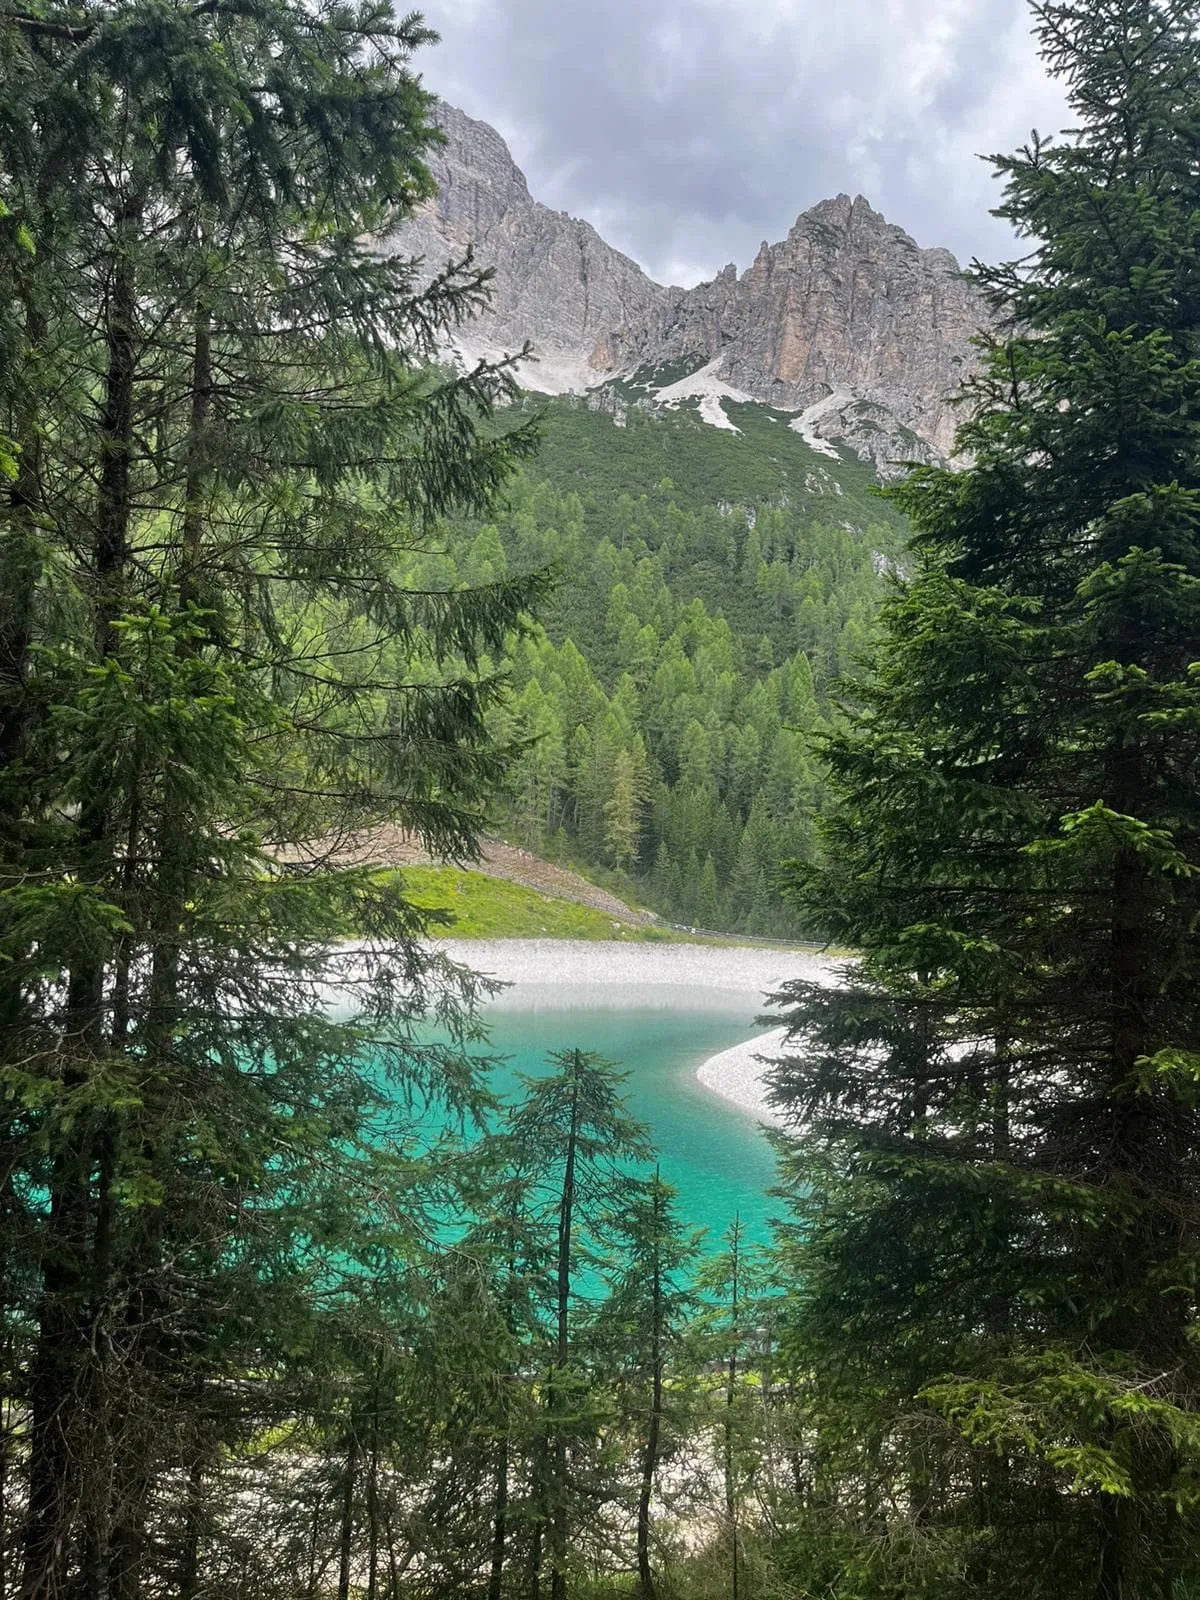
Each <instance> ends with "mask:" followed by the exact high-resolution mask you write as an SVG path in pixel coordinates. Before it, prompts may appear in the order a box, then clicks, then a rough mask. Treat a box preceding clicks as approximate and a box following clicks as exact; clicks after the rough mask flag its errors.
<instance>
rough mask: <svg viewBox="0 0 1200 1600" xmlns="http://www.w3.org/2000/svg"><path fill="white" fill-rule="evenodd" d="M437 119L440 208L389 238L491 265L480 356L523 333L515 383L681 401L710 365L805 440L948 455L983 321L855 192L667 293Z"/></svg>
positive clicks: (444, 115) (935, 259)
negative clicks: (530, 360)
mask: <svg viewBox="0 0 1200 1600" xmlns="http://www.w3.org/2000/svg"><path fill="white" fill-rule="evenodd" d="M438 120H439V122H440V123H441V125H442V127H443V129H444V131H445V133H446V135H447V139H448V143H447V145H446V146H445V147H444V148H442V149H441V150H439V151H436V152H435V153H434V157H433V161H432V165H433V168H434V172H435V176H436V178H437V181H438V185H439V193H438V196H437V199H436V200H435V201H433V202H432V203H431V204H430V205H429V206H428V207H427V208H426V209H425V211H424V212H423V214H422V215H421V216H420V217H418V218H417V219H415V221H414V222H413V223H411V224H410V225H408V226H407V227H406V228H405V229H404V230H403V231H402V233H401V234H400V235H399V236H398V237H397V238H396V239H395V240H394V241H393V243H394V246H395V248H397V249H401V250H403V251H404V252H405V253H406V254H414V255H422V256H424V257H425V260H426V263H427V265H428V266H429V267H438V266H441V265H443V264H444V263H445V261H446V260H447V259H449V258H457V257H461V255H462V254H463V253H465V251H466V248H467V246H468V245H473V246H474V249H475V254H476V257H477V259H478V260H479V261H480V262H482V263H484V264H486V265H488V266H492V267H494V268H495V273H496V277H495V284H494V295H493V302H492V307H491V310H490V311H489V312H488V313H487V314H486V315H485V316H484V317H482V318H481V319H480V320H479V321H478V322H477V323H475V324H473V325H472V327H471V329H470V332H469V335H468V338H469V343H470V350H471V352H472V353H474V352H475V351H479V352H485V351H486V352H487V353H495V352H498V351H501V350H503V351H512V350H517V349H520V348H521V346H522V345H523V344H524V342H525V340H526V339H528V340H530V341H531V342H532V344H533V346H534V349H535V352H536V354H537V356H538V358H539V364H538V366H537V367H535V368H533V369H531V370H527V374H526V378H525V380H524V381H526V382H527V383H528V384H529V385H530V386H531V387H535V388H539V389H544V390H548V391H551V392H555V391H561V390H570V389H576V390H581V389H585V388H594V387H596V386H597V385H600V384H602V383H604V382H605V381H606V380H608V379H610V378H612V377H615V376H617V375H620V374H630V373H633V372H635V371H639V370H640V372H641V373H642V374H643V375H649V374H652V373H653V372H654V371H655V370H657V369H661V368H663V367H669V369H670V371H671V379H668V380H666V381H667V382H668V383H670V386H671V387H672V388H673V389H675V390H676V391H677V392H678V391H679V387H680V386H679V383H678V381H677V380H678V374H679V372H680V371H681V370H683V371H687V370H696V369H700V368H703V369H704V374H705V383H706V384H707V386H708V390H709V392H710V398H711V394H714V393H715V394H717V395H724V396H725V397H726V398H731V397H737V396H742V397H745V398H747V399H757V400H761V401H764V402H766V403H767V404H769V405H772V406H775V407H777V408H779V409H780V410H783V411H791V412H795V413H797V414H798V415H797V418H796V421H795V423H794V424H793V425H794V426H795V427H796V428H797V429H798V431H800V432H801V433H802V434H804V436H805V437H808V438H811V439H812V440H814V441H821V440H825V441H827V440H830V439H834V440H838V441H840V442H843V443H845V444H847V445H849V446H850V447H851V448H853V449H855V450H856V451H858V453H859V454H861V455H864V456H867V457H869V458H871V459H872V460H873V461H874V462H875V463H876V464H877V465H879V466H880V467H881V468H886V464H887V462H888V461H889V460H894V459H896V458H912V457H913V456H918V457H925V458H940V457H944V456H946V455H948V454H949V452H950V451H951V449H952V446H953V439H954V429H955V424H956V416H957V412H956V408H954V407H953V406H952V405H951V403H950V396H952V395H953V394H954V393H955V392H957V390H958V389H959V388H960V386H961V383H962V380H963V378H964V377H965V376H966V375H967V374H968V372H969V371H970V369H971V366H972V362H973V350H972V346H971V343H970V339H971V335H972V334H973V333H974V332H975V330H976V329H977V328H978V327H980V326H981V325H982V324H983V323H984V322H985V320H986V311H985V308H984V306H983V304H982V301H981V300H980V298H979V296H978V294H977V292H976V291H975V290H974V289H973V287H972V286H971V285H970V283H969V282H968V281H967V280H966V279H965V278H964V277H963V275H962V273H961V272H960V271H959V267H958V263H957V262H956V261H955V259H954V257H953V256H952V255H951V254H950V253H949V251H947V250H923V249H921V248H919V247H918V245H917V244H916V243H915V242H914V241H913V240H912V239H911V238H910V237H909V235H908V234H907V233H905V232H904V230H903V229H901V228H898V227H895V226H894V225H893V224H891V223H889V222H887V221H885V219H884V218H883V217H881V216H880V215H879V213H878V212H877V211H875V210H873V209H872V208H871V206H870V205H868V203H867V202H866V201H865V200H864V199H862V198H861V197H859V198H857V199H854V200H851V199H850V198H849V196H847V195H839V196H838V197H837V198H836V199H833V200H825V201H822V202H821V203H820V204H819V205H817V206H814V207H813V208H812V209H811V210H810V211H806V212H804V213H803V215H801V216H800V217H799V218H798V219H797V221H796V224H795V226H794V227H793V228H792V229H791V231H790V232H789V233H788V236H787V238H786V239H784V240H782V241H781V242H780V243H778V244H774V245H771V244H767V243H765V242H764V244H763V246H762V248H761V249H760V251H759V253H758V255H757V257H756V258H755V260H754V262H753V264H752V265H751V266H750V267H749V268H747V270H746V271H745V272H742V273H741V274H739V273H738V271H737V269H736V267H734V266H733V265H730V266H727V267H725V268H724V269H723V270H722V271H721V272H720V273H718V275H717V276H716V278H714V279H713V280H712V282H711V283H704V284H700V285H698V286H697V287H696V288H693V289H679V288H666V287H664V286H662V285H660V284H657V283H655V282H654V281H653V280H652V279H651V278H650V277H649V276H648V275H647V274H646V273H645V272H643V271H642V269H641V268H640V267H639V266H638V265H637V264H636V262H633V261H631V260H630V259H629V258H628V257H627V256H624V255H622V254H621V253H620V252H619V251H618V250H614V249H613V248H612V247H611V246H610V245H608V244H606V243H605V242H604V240H603V239H602V238H601V237H600V235H599V234H598V233H597V232H596V230H595V229H594V228H592V227H591V226H590V225H589V224H588V223H586V222H581V221H578V220H577V219H575V218H573V217H569V216H567V215H566V213H565V212H561V211H553V210H551V209H550V208H549V207H548V206H544V205H542V204H540V203H539V202H538V201H536V200H534V199H533V197H532V196H531V195H530V193H529V188H528V185H527V184H526V181H525V178H524V176H523V174H522V173H521V171H520V169H519V168H518V167H517V166H516V164H515V162H514V161H513V159H512V156H511V154H510V153H509V150H508V147H507V145H506V144H505V143H504V141H503V139H502V138H501V137H500V135H499V134H498V133H497V132H496V131H495V130H494V129H493V128H491V127H489V126H488V125H487V123H484V122H477V121H475V120H474V119H473V118H471V117H467V116H465V115H464V114H463V113H462V112H460V111H457V110H455V109H454V108H453V107H451V106H446V105H443V106H441V107H439V112H438ZM714 386H715V387H714ZM719 405H720V400H719V399H711V406H712V407H714V408H718V409H719ZM723 414H724V413H721V415H723ZM716 415H717V413H716V411H715V410H714V412H713V415H712V417H710V420H716Z"/></svg>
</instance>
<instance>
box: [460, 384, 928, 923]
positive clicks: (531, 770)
mask: <svg viewBox="0 0 1200 1600" xmlns="http://www.w3.org/2000/svg"><path fill="white" fill-rule="evenodd" d="M730 411H731V415H733V416H734V417H735V419H736V421H737V423H738V426H739V427H740V428H741V429H742V433H741V434H740V435H735V434H730V433H727V432H722V431H720V430H718V429H715V428H713V427H710V426H709V425H707V424H706V423H704V422H702V421H700V420H699V419H698V418H697V416H696V415H695V414H694V412H691V411H688V410H681V411H679V412H669V411H665V410H664V411H663V412H662V413H661V414H655V413H653V412H649V411H646V410H644V409H639V408H638V407H637V406H633V407H631V408H630V409H629V410H628V411H627V412H625V413H624V414H623V416H622V425H621V426H618V425H617V423H616V422H615V421H614V419H613V417H612V415H610V414H609V413H608V412H607V411H605V410H603V409H600V408H597V407H596V405H595V403H594V402H593V403H591V404H587V403H584V402H582V401H579V402H573V401H569V400H556V401H552V402H550V403H549V404H548V405H547V406H546V408H545V414H544V417H543V423H542V429H543V439H542V446H541V448H540V450H539V453H538V456H537V458H536V460H535V461H534V462H532V463H530V465H529V466H528V467H527V468H526V469H525V470H524V472H523V473H522V475H521V477H520V478H519V479H518V480H517V481H516V483H515V484H514V486H513V489H512V491H511V493H510V498H509V506H508V509H507V510H506V512H505V513H504V514H503V515H501V516H498V517H496V518H495V520H494V521H493V522H490V523H488V524H486V525H484V526H483V527H482V528H480V527H478V525H474V526H473V527H471V528H469V529H467V530H465V532H466V534H467V536H468V537H469V538H470V539H471V540H472V541H473V542H472V544H471V551H470V555H469V557H468V558H467V561H466V564H465V566H461V565H460V566H459V568H458V569H457V570H461V571H463V572H464V574H465V576H467V577H468V578H469V579H470V580H472V581H474V582H488V581H494V580H496V579H498V578H501V577H503V576H504V575H505V574H506V573H509V572H526V571H529V570H531V569H536V568H538V567H540V566H543V565H553V566H554V567H555V568H556V569H557V571H558V572H559V573H560V575H561V581H560V583H559V585H558V587H557V589H556V591H555V593H554V596H553V598H552V600H551V601H550V603H549V604H548V605H547V606H545V607H544V608H543V611H542V616H543V619H544V626H545V634H544V636H541V637H537V638H533V639H530V640H529V641H528V642H527V643H526V644H525V645H523V647H522V648H521V649H520V650H519V651H518V652H517V656H516V661H515V687H516V690H517V694H516V697H515V699H514V701H513V703H512V705H511V707H510V708H509V713H508V718H506V719H505V720H504V722H503V724H502V732H503V733H505V734H508V733H509V732H510V731H511V732H512V733H515V734H517V735H520V736H522V737H524V738H527V739H530V740H532V741H533V743H532V744H531V746H530V748H529V750H528V751H527V753H526V754H524V755H523V756H522V757H521V759H520V761H519V763H518V765H517V768H516V773H515V777H514V781H513V785H512V790H511V798H510V800H509V802H508V804H507V805H506V807H505V808H504V810H503V811H502V812H501V814H500V817H499V819H498V820H499V822H500V825H501V826H502V827H503V828H504V829H505V831H507V832H510V833H512V834H514V835H516V836H517V837H518V838H520V839H521V840H522V841H523V842H524V843H526V844H529V845H531V846H532V847H533V848H535V849H538V850H541V851H544V852H548V853H551V854H560V855H565V856H567V857H568V858H570V859H572V860H574V861H576V862H578V863H580V864H581V865H583V866H584V867H585V868H586V869H588V870H590V871H592V872H597V871H599V872H601V873H606V874H609V875H611V876H610V879H609V881H611V882H612V884H613V886H614V887H616V888H617V889H618V890H619V891H620V892H623V893H625V894H626V895H630V896H633V897H634V898H636V899H639V900H643V901H645V902H646V903H647V904H649V905H652V906H654V907H655V908H656V909H658V910H659V911H661V912H663V913H664V914H665V915H667V916H668V917H670V918H672V919H673V920H676V921H680V922H684V923H687V924H689V925H694V926H701V927H709V928H714V927H715V928H736V929H740V930H745V931H747V932H750V933H756V934H774V935H780V936H782V935H795V934H796V933H798V932H803V931H804V929H803V924H802V923H801V922H800V921H798V920H797V919H796V917H795V915H794V914H793V913H791V912H789V911H788V909H787V908H786V907H785V906H784V905H783V903H782V902H781V900H780V899H779V897H778V894H777V893H776V890H775V873H776V864H777V862H778V861H779V860H780V859H781V858H782V857H784V856H797V855H807V854H808V853H809V852H810V849H811V836H812V824H813V819H814V816H815V815H816V813H817V811H818V810H819V809H820V807H821V805H822V803H823V795H822V785H821V779H820V776H819V772H818V769H817V766H816V764H815V763H814V761H813V759H812V756H811V753H810V751H809V748H808V745H807V741H806V736H807V735H809V734H810V733H811V732H812V731H813V730H814V729H818V728H820V727H821V726H822V725H823V720H824V717H825V716H826V715H827V712H828V707H829V696H830V691H831V685H832V682H833V680H834V678H835V677H837V676H838V675H839V674H841V673H843V672H845V671H847V670H849V668H850V667H851V666H852V665H853V663H854V660H855V658H856V656H857V654H858V652H859V651H860V650H861V649H862V647H863V646H864V644H865V642H866V640H867V638H868V636H869V631H870V626H871V619H872V618H873V616H874V613H875V609H876V606H877V604H878V601H879V598H880V595H881V592H882V588H883V583H882V578H881V573H882V572H883V571H884V570H885V569H886V568H887V567H888V566H890V565H891V564H892V563H893V562H894V560H895V558H896V554H897V552H898V551H899V550H900V548H901V546H902V540H903V533H904V523H903V519H902V518H901V517H899V516H898V515H897V514H896V513H895V512H894V511H893V510H892V509H891V508H890V507H888V506H887V504H886V503H885V502H881V501H880V500H879V499H878V498H877V496H875V495H874V494H873V492H872V485H871V482H870V480H869V476H868V474H867V473H866V471H865V469H864V468H863V467H862V466H861V464H860V463H858V462H855V461H852V460H839V461H837V462H834V461H831V460H830V459H829V458H827V457H823V456H820V455H818V454H816V453H815V452H813V451H812V450H811V449H810V448H809V447H808V446H807V445H806V444H805V443H804V442H803V441H802V440H801V439H800V438H799V437H798V436H797V435H796V434H795V433H794V432H792V431H790V430H789V428H788V427H787V421H788V418H787V417H786V415H784V414H782V413H775V412H772V411H770V410H768V409H767V408H766V407H761V406H754V405H740V406H733V407H731V408H730ZM433 570H434V571H435V573H437V574H439V575H440V576H442V577H445V576H447V575H448V574H449V573H450V572H452V571H454V570H456V569H455V568H454V567H452V566H450V565H444V566H442V567H440V568H439V567H436V566H435V567H434V569H433ZM509 719H511V720H509ZM693 856H694V862H693ZM709 857H711V859H712V874H711V875H710V877H709V878H708V879H706V881H705V882H704V884H703V885H702V883H701V880H702V877H703V876H704V868H705V862H706V859H707V858H709ZM713 876H715V879H716V886H715V892H714V889H713V885H712V883H711V877H713Z"/></svg>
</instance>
